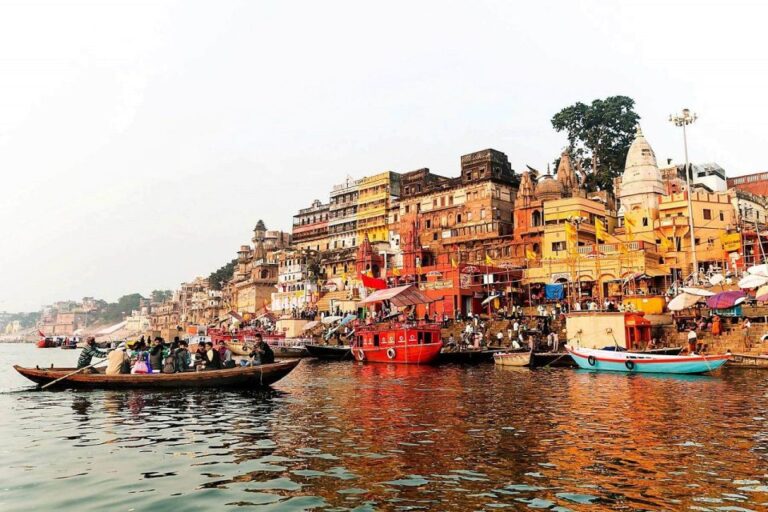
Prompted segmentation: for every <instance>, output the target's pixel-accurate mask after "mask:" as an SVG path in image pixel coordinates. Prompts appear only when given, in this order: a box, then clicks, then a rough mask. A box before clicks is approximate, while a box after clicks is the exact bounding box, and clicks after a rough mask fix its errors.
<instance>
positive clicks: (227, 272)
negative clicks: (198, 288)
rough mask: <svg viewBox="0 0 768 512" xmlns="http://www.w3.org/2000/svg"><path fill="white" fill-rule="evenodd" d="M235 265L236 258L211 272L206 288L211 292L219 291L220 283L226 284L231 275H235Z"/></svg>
mask: <svg viewBox="0 0 768 512" xmlns="http://www.w3.org/2000/svg"><path fill="white" fill-rule="evenodd" d="M236 264H237V258H235V259H233V260H232V261H230V262H229V263H227V264H226V265H224V266H223V267H221V268H220V269H218V270H217V271H215V272H211V275H209V276H208V286H210V287H211V289H212V290H221V284H222V282H224V283H226V282H227V281H229V280H230V279H232V274H234V273H235V265H236Z"/></svg>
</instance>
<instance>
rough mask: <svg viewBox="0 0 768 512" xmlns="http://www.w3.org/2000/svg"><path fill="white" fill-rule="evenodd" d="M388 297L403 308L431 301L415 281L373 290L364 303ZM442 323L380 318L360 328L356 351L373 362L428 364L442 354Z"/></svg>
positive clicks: (357, 332)
mask: <svg viewBox="0 0 768 512" xmlns="http://www.w3.org/2000/svg"><path fill="white" fill-rule="evenodd" d="M384 301H387V302H389V303H390V304H392V305H394V306H397V307H398V308H403V307H407V306H415V305H416V304H427V303H429V302H431V301H430V299H429V298H428V297H427V296H425V295H424V294H423V293H421V291H419V289H418V288H416V287H415V286H413V285H409V286H399V287H397V288H387V289H384V290H378V291H375V292H373V293H372V294H371V295H370V296H368V297H367V298H365V299H364V300H362V301H361V302H360V304H361V305H368V304H378V303H382V302H384ZM442 347H443V342H442V341H441V339H440V325H439V324H434V323H429V322H395V321H391V322H379V323H374V324H371V325H364V326H363V325H360V326H358V327H357V329H356V333H355V342H354V344H353V346H352V355H353V356H354V357H355V359H356V360H357V361H363V362H371V363H399V364H428V363H431V362H432V361H434V360H435V359H436V358H437V356H438V355H439V354H440V349H441V348H442Z"/></svg>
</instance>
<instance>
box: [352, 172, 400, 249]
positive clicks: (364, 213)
mask: <svg viewBox="0 0 768 512" xmlns="http://www.w3.org/2000/svg"><path fill="white" fill-rule="evenodd" d="M399 195H400V175H399V174H398V173H395V172H390V171H386V172H382V173H379V174H375V175H373V176H368V177H365V178H362V179H361V180H360V181H359V187H358V196H357V215H356V216H357V233H356V240H357V245H358V246H359V245H360V244H361V243H363V240H364V239H365V237H366V236H367V237H368V240H370V241H371V242H386V241H388V240H389V226H388V215H389V211H390V203H391V201H392V197H393V196H399Z"/></svg>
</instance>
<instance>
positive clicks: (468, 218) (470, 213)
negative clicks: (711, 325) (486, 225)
mask: <svg viewBox="0 0 768 512" xmlns="http://www.w3.org/2000/svg"><path fill="white" fill-rule="evenodd" d="M467 220H472V212H467Z"/></svg>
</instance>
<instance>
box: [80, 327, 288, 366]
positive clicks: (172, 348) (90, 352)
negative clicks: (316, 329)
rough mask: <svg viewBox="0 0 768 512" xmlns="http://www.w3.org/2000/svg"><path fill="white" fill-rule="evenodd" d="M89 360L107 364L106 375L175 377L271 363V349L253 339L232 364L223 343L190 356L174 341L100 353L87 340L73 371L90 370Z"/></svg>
mask: <svg viewBox="0 0 768 512" xmlns="http://www.w3.org/2000/svg"><path fill="white" fill-rule="evenodd" d="M93 358H99V359H103V358H106V360H107V368H106V370H105V373H106V374H107V375H119V374H128V373H133V374H142V373H177V372H188V371H202V370H221V369H226V368H235V367H236V366H237V365H238V364H239V365H240V366H255V365H261V364H270V363H274V362H275V355H274V352H273V351H272V348H271V347H270V346H269V345H268V344H267V343H266V342H265V341H264V339H263V338H262V336H261V335H258V334H257V335H256V343H255V345H254V346H253V348H252V350H251V352H250V353H249V355H248V358H247V359H242V360H240V361H239V363H238V362H236V361H235V360H234V359H233V357H232V352H231V351H230V350H229V349H228V348H227V346H226V344H225V343H224V341H219V343H218V346H217V347H214V344H213V342H212V341H210V340H209V341H206V342H205V343H201V344H199V345H198V347H197V350H196V351H195V353H194V355H193V354H192V353H191V352H190V350H189V343H188V342H187V341H186V340H181V339H179V338H178V337H176V338H174V340H173V342H171V343H170V344H166V342H165V340H163V338H161V337H159V336H158V337H155V338H154V339H152V340H151V341H149V345H148V344H147V341H145V339H144V337H143V336H142V337H141V339H139V340H135V341H130V342H121V343H120V344H119V345H118V346H117V348H115V349H114V350H110V351H102V350H100V349H99V348H97V347H96V340H95V339H94V338H93V337H92V336H91V337H89V338H88V339H86V341H85V347H84V348H83V351H82V352H81V353H80V357H79V358H78V360H77V367H78V369H80V368H87V367H89V366H92V365H93V363H92V361H93Z"/></svg>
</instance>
